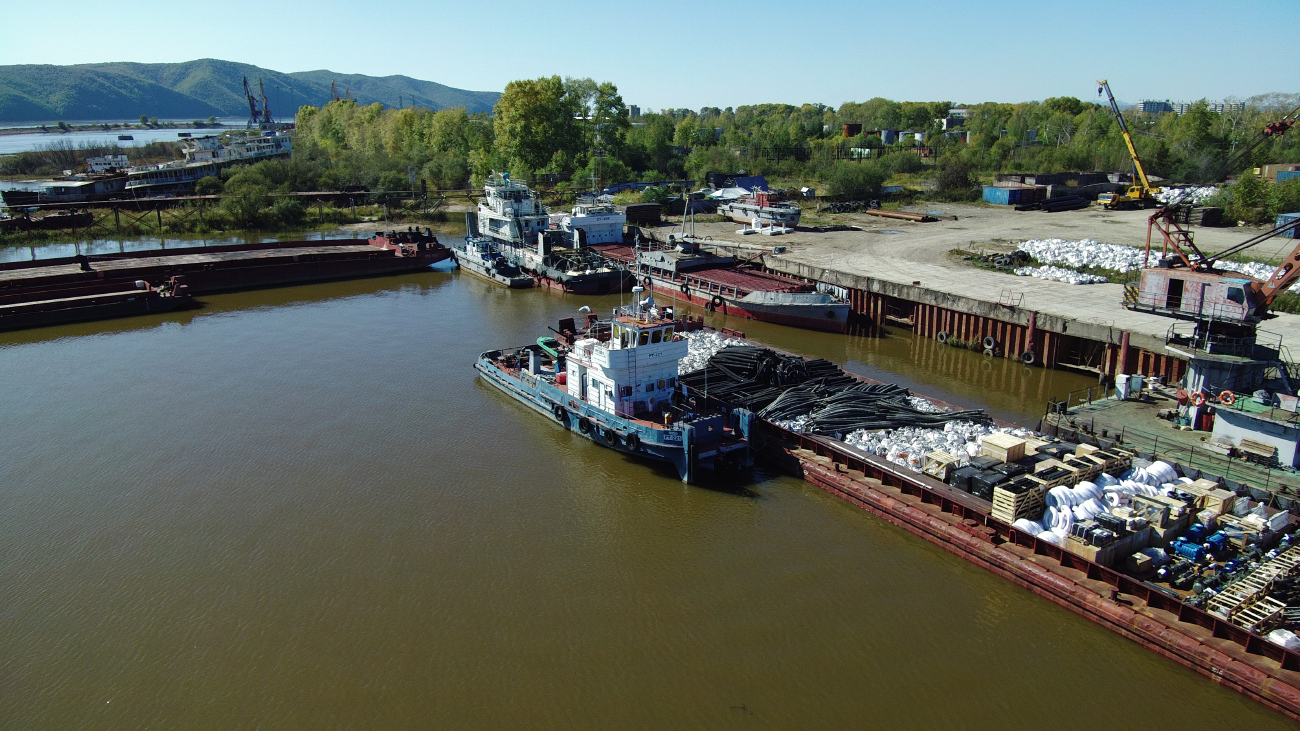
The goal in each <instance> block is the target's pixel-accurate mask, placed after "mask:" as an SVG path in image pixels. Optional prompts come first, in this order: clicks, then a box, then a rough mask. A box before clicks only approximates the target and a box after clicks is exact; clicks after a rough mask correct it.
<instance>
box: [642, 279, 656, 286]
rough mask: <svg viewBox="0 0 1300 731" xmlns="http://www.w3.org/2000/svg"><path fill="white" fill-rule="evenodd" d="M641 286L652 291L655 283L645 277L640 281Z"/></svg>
mask: <svg viewBox="0 0 1300 731" xmlns="http://www.w3.org/2000/svg"><path fill="white" fill-rule="evenodd" d="M641 286H643V287H645V288H646V289H654V286H655V283H654V280H652V279H651V278H650V277H646V278H644V279H642V280H641Z"/></svg>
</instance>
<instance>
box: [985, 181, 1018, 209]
mask: <svg viewBox="0 0 1300 731" xmlns="http://www.w3.org/2000/svg"><path fill="white" fill-rule="evenodd" d="M984 200H986V201H988V202H989V203H997V204H998V205H1002V206H1014V205H1019V204H1020V188H999V187H997V186H996V185H986V186H984Z"/></svg>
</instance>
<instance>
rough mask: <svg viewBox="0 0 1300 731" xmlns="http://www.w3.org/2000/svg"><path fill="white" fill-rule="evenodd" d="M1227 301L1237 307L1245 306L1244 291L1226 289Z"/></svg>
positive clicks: (1240, 289)
mask: <svg viewBox="0 0 1300 731" xmlns="http://www.w3.org/2000/svg"><path fill="white" fill-rule="evenodd" d="M1228 301H1229V302H1236V303H1237V304H1239V305H1244V304H1246V291H1245V290H1243V289H1242V288H1241V287H1228Z"/></svg>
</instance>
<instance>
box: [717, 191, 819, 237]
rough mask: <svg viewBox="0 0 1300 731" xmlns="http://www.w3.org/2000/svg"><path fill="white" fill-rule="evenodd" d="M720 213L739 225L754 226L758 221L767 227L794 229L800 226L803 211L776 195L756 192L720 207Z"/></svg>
mask: <svg viewBox="0 0 1300 731" xmlns="http://www.w3.org/2000/svg"><path fill="white" fill-rule="evenodd" d="M718 213H719V214H721V215H723V216H727V217H728V218H730V219H731V220H733V221H736V222H737V223H749V224H752V223H754V222H755V221H757V222H758V223H760V224H764V225H767V226H773V225H775V226H784V227H786V228H794V227H795V226H798V225H799V218H800V216H802V215H803V211H802V210H801V209H800V208H799V206H796V205H794V204H793V203H786V202H785V201H782V200H778V199H777V196H776V195H775V194H774V193H769V192H767V191H765V190H755V191H753V193H751V194H750V195H747V196H745V197H743V198H739V199H737V200H734V201H731V202H729V203H723V204H722V205H720V206H718Z"/></svg>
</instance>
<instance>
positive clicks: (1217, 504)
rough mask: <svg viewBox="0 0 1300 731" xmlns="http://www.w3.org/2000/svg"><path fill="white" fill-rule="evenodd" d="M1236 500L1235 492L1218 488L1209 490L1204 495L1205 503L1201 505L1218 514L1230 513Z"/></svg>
mask: <svg viewBox="0 0 1300 731" xmlns="http://www.w3.org/2000/svg"><path fill="white" fill-rule="evenodd" d="M1236 502H1237V493H1235V492H1233V491H1232V490H1225V489H1223V488H1221V487H1220V488H1218V489H1215V490H1211V491H1210V492H1209V493H1207V494H1206V495H1205V504H1204V505H1203V506H1202V507H1203V508H1204V509H1206V510H1213V511H1214V512H1215V513H1217V514H1219V515H1223V514H1224V513H1231V512H1232V507H1233V505H1235V504H1236Z"/></svg>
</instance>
